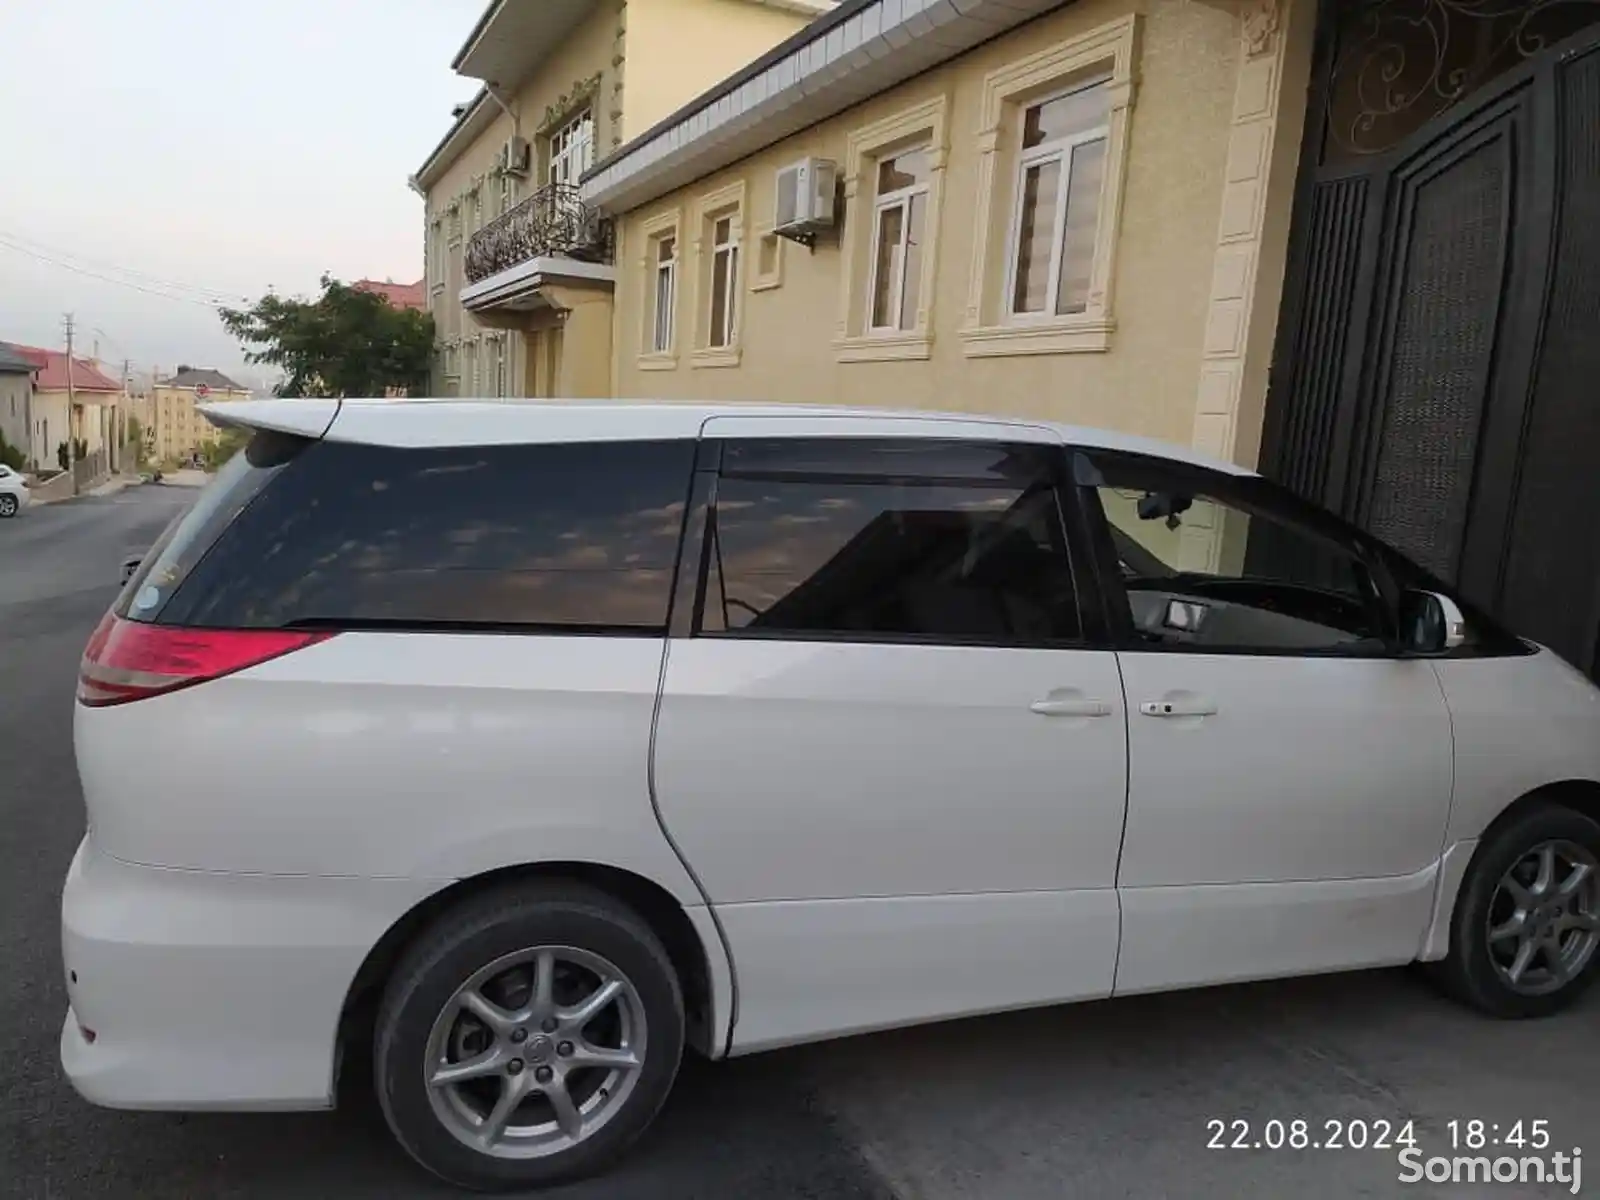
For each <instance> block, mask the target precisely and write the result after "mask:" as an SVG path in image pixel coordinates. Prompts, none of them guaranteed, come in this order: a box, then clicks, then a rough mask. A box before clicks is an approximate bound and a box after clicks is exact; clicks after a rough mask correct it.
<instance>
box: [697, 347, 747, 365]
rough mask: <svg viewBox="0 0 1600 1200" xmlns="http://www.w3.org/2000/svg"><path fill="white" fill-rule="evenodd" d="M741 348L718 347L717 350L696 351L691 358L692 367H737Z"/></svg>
mask: <svg viewBox="0 0 1600 1200" xmlns="http://www.w3.org/2000/svg"><path fill="white" fill-rule="evenodd" d="M739 354H740V351H739V347H737V346H718V347H716V348H715V349H701V350H696V351H695V352H694V353H693V354H691V355H690V356H689V365H690V366H691V367H737V366H738V365H739Z"/></svg>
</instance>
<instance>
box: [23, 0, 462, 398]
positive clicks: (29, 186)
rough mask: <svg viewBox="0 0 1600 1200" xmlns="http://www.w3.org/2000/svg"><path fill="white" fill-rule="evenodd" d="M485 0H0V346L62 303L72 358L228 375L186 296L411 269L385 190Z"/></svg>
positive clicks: (445, 96)
mask: <svg viewBox="0 0 1600 1200" xmlns="http://www.w3.org/2000/svg"><path fill="white" fill-rule="evenodd" d="M486 2H487V0H271V2H270V3H259V2H252V3H246V2H243V0H50V2H49V3H40V2H35V0H0V341H14V342H23V343H26V344H31V345H43V346H57V347H59V346H60V345H61V344H62V334H61V316H62V313H63V312H64V311H67V310H72V311H73V312H74V313H75V314H76V318H77V324H78V328H79V330H80V338H79V342H78V344H79V345H80V346H82V347H83V348H84V350H85V352H86V353H87V352H89V351H91V350H92V349H93V345H94V342H95V341H96V339H98V340H99V343H100V346H99V349H100V354H101V357H102V358H105V359H107V360H112V361H115V362H116V363H118V364H120V362H121V360H122V359H123V358H131V359H132V360H133V361H134V365H135V369H139V368H144V369H148V368H149V367H150V366H159V367H161V368H162V369H163V370H169V369H171V368H172V367H174V366H175V365H176V364H177V363H178V362H179V361H183V362H187V363H191V364H194V365H197V366H218V367H221V368H223V369H228V368H236V367H239V366H240V365H241V364H242V361H243V359H242V355H241V353H240V351H239V348H238V346H237V344H236V343H234V342H233V341H232V339H231V338H229V337H228V336H227V334H225V333H224V332H223V330H222V328H221V325H220V324H219V322H218V321H217V318H216V316H215V314H214V312H213V311H211V310H210V309H208V308H207V307H206V306H205V305H204V304H203V303H197V302H196V298H197V293H196V292H195V291H192V290H189V289H205V290H208V291H210V292H216V293H225V294H228V295H229V296H236V297H237V298H238V300H240V301H243V300H245V299H247V298H253V297H256V296H259V295H260V294H262V293H263V292H264V291H265V290H266V289H267V287H268V286H269V285H271V286H273V287H276V288H277V290H278V291H279V292H284V293H305V292H310V291H313V290H315V288H316V283H317V278H318V276H319V275H320V274H321V273H322V272H323V271H324V270H326V271H330V272H332V273H333V274H334V275H336V276H338V277H340V278H343V279H357V278H360V277H362V276H370V277H372V278H376V279H383V278H386V277H392V278H394V279H396V280H403V281H407V282H409V281H411V280H415V279H417V278H420V277H421V275H422V201H421V199H420V198H419V197H418V196H417V195H416V194H415V193H413V192H412V191H411V190H410V189H409V188H408V187H407V186H406V177H407V176H408V175H410V174H411V173H412V172H413V171H415V170H416V168H417V167H418V166H420V165H421V164H422V160H423V159H424V158H425V157H426V156H427V153H428V151H429V150H430V149H432V148H433V146H434V145H435V144H436V143H437V142H438V140H439V138H440V137H441V136H443V134H444V131H445V129H446V128H447V127H448V125H449V120H450V107H451V105H453V104H455V103H457V102H459V101H462V100H466V99H468V98H470V97H471V96H472V94H473V93H474V91H475V89H476V86H477V85H476V84H475V83H474V82H473V81H471V80H467V79H461V78H459V77H457V76H455V75H453V74H452V73H451V72H450V69H449V63H450V59H451V58H452V57H453V56H454V54H455V51H456V49H457V48H458V47H459V46H460V45H461V43H462V41H463V40H464V39H465V38H466V35H467V33H468V31H469V30H470V29H471V27H472V24H473V22H474V21H475V20H476V18H477V16H478V14H479V12H480V11H481V10H482V8H483V7H484V5H485V3H486ZM18 246H21V247H23V248H24V249H25V250H27V251H31V252H32V253H31V254H29V253H24V252H22V251H20V250H18V249H17V248H16V247H18ZM44 259H55V260H58V262H57V263H51V262H47V261H44ZM61 261H65V262H69V263H71V264H73V265H74V266H77V267H79V268H81V270H79V271H73V270H70V269H68V268H67V267H65V266H62V265H59V263H60V262H61ZM83 272H92V273H94V274H98V275H102V276H110V277H112V278H114V279H118V280H122V281H124V282H123V284H119V283H113V282H109V281H107V280H105V279H96V278H93V277H92V276H91V275H90V274H85V273H83ZM126 283H134V284H138V285H140V286H143V287H147V288H148V289H150V290H148V291H138V290H135V288H133V287H129V286H125V284H126ZM174 285H181V286H174ZM152 293H160V294H152ZM174 293H176V294H179V295H181V296H183V297H186V298H185V299H174V298H172V295H173V294H174Z"/></svg>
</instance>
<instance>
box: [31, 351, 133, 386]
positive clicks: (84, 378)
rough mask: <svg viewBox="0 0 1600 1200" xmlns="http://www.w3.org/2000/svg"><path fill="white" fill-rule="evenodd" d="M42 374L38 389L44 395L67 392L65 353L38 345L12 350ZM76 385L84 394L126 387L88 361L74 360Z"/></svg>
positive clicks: (36, 383)
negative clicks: (44, 393)
mask: <svg viewBox="0 0 1600 1200" xmlns="http://www.w3.org/2000/svg"><path fill="white" fill-rule="evenodd" d="M11 348H12V349H13V350H15V351H16V352H17V353H18V354H20V355H21V356H22V357H23V358H24V359H26V360H27V361H28V362H30V363H32V364H33V365H34V368H35V369H36V370H37V371H38V372H39V374H38V375H37V376H36V377H35V384H34V386H35V387H37V388H38V389H39V390H40V391H41V392H54V391H62V392H64V391H66V390H67V356H66V353H65V352H64V351H61V350H41V349H40V348H39V347H37V346H17V345H12V347H11ZM72 386H73V387H74V388H75V389H77V390H78V391H80V392H120V391H121V390H122V385H121V384H120V383H118V382H117V381H116V380H115V379H112V378H110V377H109V376H107V375H105V374H104V373H103V372H102V371H101V370H100V369H99V368H98V367H96V366H95V365H94V364H93V363H92V362H90V361H89V360H88V359H87V358H79V357H77V356H76V355H74V356H73V358H72Z"/></svg>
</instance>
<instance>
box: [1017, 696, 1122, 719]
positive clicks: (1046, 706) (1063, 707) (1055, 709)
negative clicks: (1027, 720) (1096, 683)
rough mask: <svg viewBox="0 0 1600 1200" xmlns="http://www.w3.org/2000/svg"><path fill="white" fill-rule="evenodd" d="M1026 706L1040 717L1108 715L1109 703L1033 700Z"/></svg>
mask: <svg viewBox="0 0 1600 1200" xmlns="http://www.w3.org/2000/svg"><path fill="white" fill-rule="evenodd" d="M1028 708H1029V709H1030V710H1031V711H1033V712H1036V713H1038V714H1039V715H1040V716H1041V717H1109V716H1110V715H1111V705H1109V704H1107V703H1106V702H1105V701H1104V700H1086V699H1082V698H1077V699H1071V700H1035V701H1034V702H1033V703H1032V704H1030V705H1028Z"/></svg>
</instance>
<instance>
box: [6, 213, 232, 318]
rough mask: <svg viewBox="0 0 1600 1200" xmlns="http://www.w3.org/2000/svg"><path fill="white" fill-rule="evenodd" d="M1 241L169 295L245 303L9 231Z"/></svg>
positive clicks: (207, 288)
mask: <svg viewBox="0 0 1600 1200" xmlns="http://www.w3.org/2000/svg"><path fill="white" fill-rule="evenodd" d="M0 238H3V239H5V240H6V241H9V242H13V243H16V244H17V245H19V246H20V247H21V248H22V249H24V250H26V251H30V252H32V253H34V254H38V255H43V256H45V257H47V258H55V259H61V260H65V261H67V262H70V263H72V264H75V265H77V266H82V267H87V268H91V269H95V270H101V271H112V272H115V273H116V274H118V275H126V276H128V277H129V278H130V279H132V280H134V281H135V282H137V283H142V284H146V285H149V286H153V287H158V288H161V289H163V290H167V291H179V292H196V293H198V294H200V295H202V296H205V297H207V298H210V297H213V296H218V297H222V298H224V299H228V300H242V299H245V297H243V296H238V295H236V294H234V293H232V292H225V291H222V290H221V289H219V288H210V287H202V286H200V285H199V284H192V283H184V282H182V281H181V280H177V279H168V278H166V277H164V276H161V275H152V274H150V272H148V271H139V270H136V269H134V268H133V267H124V266H121V265H119V264H117V263H113V262H107V261H106V260H104V259H96V258H91V257H90V256H89V255H87V254H79V253H78V252H77V251H74V250H63V249H62V248H61V247H59V246H52V245H50V244H49V243H48V242H41V241H39V240H38V239H37V238H30V237H24V236H23V235H22V234H20V233H13V232H11V231H10V230H7V229H0Z"/></svg>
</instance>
